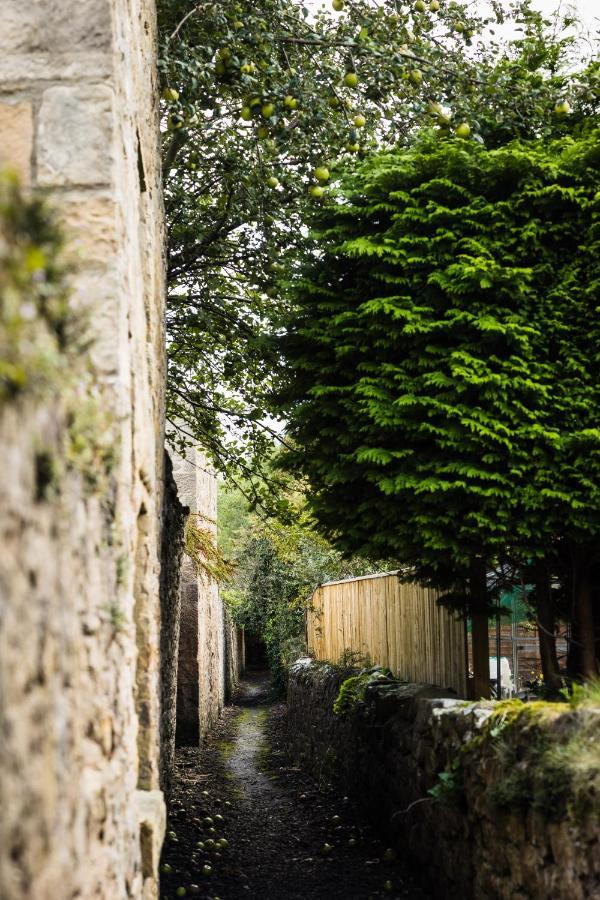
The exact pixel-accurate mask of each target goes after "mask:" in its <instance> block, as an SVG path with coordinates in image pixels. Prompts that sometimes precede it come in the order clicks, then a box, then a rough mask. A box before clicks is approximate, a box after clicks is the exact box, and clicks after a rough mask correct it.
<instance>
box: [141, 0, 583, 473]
mask: <svg viewBox="0 0 600 900" xmlns="http://www.w3.org/2000/svg"><path fill="white" fill-rule="evenodd" d="M556 25H558V26H559V27H556ZM563 26H565V27H566V30H564V28H563ZM574 28H575V25H574V24H573V23H572V22H570V21H569V20H567V22H566V23H565V22H564V21H563V20H560V21H557V23H549V22H545V21H544V19H543V17H542V16H541V15H540V14H539V13H538V12H536V11H534V10H533V9H532V8H531V5H530V2H529V0H514V2H512V3H510V4H506V3H504V2H502V3H500V2H489V3H481V4H479V5H473V4H462V3H457V2H447V0H431V2H429V0H428V2H425V0H416V2H411V3H401V2H396V0H378V2H375V0H346V2H342V0H334V2H333V4H331V5H330V4H327V5H326V6H321V7H318V8H316V7H315V4H314V3H309V2H305V0H263V2H261V3H256V2H251V0H222V2H218V3H217V2H193V0H159V29H160V40H161V58H160V76H161V82H162V96H163V128H164V135H163V141H164V172H165V198H166V207H167V215H168V260H169V304H168V323H167V324H168V334H169V365H170V376H169V395H168V412H169V418H170V421H171V423H172V430H173V437H174V439H175V440H178V441H179V442H180V443H181V444H185V443H186V442H187V441H188V440H195V441H198V440H199V441H201V442H202V444H203V445H204V446H205V448H206V449H207V451H208V452H209V454H210V455H211V456H212V458H213V460H214V462H215V463H216V464H217V466H218V467H219V468H220V469H221V470H222V471H227V472H230V473H232V472H233V471H235V472H237V473H238V474H240V475H241V477H242V478H243V479H244V483H245V484H246V485H247V484H253V483H255V482H254V481H253V479H254V476H255V475H256V474H257V473H259V474H260V473H261V472H262V473H263V474H264V470H265V467H264V465H263V462H262V461H263V460H264V458H265V457H266V456H267V455H268V454H269V453H270V451H271V448H272V444H273V439H274V434H273V432H274V431H277V429H276V428H275V429H273V427H272V420H271V419H269V418H268V416H267V412H268V410H267V407H266V401H265V398H266V395H267V394H268V390H269V387H270V384H271V381H272V377H273V373H274V372H275V371H276V370H277V367H278V364H279V360H278V357H277V355H276V354H275V355H274V354H273V352H272V351H271V350H270V349H269V348H268V343H267V342H265V341H264V336H265V334H268V333H269V331H270V329H271V327H272V326H271V324H270V322H271V320H272V318H273V315H274V314H278V312H279V310H280V309H281V308H282V306H284V305H285V303H286V301H285V298H284V297H282V295H281V292H280V290H279V279H280V278H281V275H282V274H284V273H285V272H286V271H287V270H288V269H289V267H290V265H292V263H293V260H294V259H295V257H296V255H297V254H298V253H300V252H302V248H303V246H304V245H305V242H306V229H305V227H304V221H305V218H306V214H307V211H309V210H310V209H311V208H313V207H318V206H319V205H326V204H327V203H329V202H330V200H329V196H330V184H331V183H332V182H333V181H334V180H335V179H336V178H337V176H338V173H339V172H340V171H343V170H344V169H345V168H347V167H348V166H351V165H352V164H353V162H354V161H355V160H357V159H360V158H361V157H363V156H365V155H366V154H368V153H370V152H372V151H373V150H374V149H375V148H377V147H378V146H381V145H382V144H386V143H388V144H389V145H396V144H400V145H406V144H408V143H410V141H411V140H412V136H413V134H414V133H415V131H416V130H417V129H418V128H420V127H421V126H423V125H429V126H431V127H433V128H436V129H439V130H440V131H442V132H446V133H453V132H454V131H456V133H457V134H459V135H462V136H465V137H466V136H467V135H468V136H469V140H470V141H473V142H479V141H482V142H485V143H486V144H487V145H497V144H500V143H503V142H506V141H507V140H510V139H511V138H513V137H515V136H517V135H520V136H523V137H532V136H534V135H551V134H557V133H561V132H563V131H566V130H572V128H573V127H574V125H576V123H577V122H578V121H580V120H581V119H582V117H584V116H585V114H586V111H587V109H588V107H589V104H590V103H591V102H594V99H595V94H594V91H595V90H597V80H596V81H594V79H593V78H590V77H586V78H581V77H579V76H575V77H573V76H571V75H568V74H567V73H568V72H569V71H571V69H572V68H573V65H572V57H573V54H574V53H575V54H576V47H577V38H576V35H575V32H574ZM507 33H509V34H510V38H507V37H506V34H507ZM594 77H595V76H594ZM275 438H276V435H275Z"/></svg>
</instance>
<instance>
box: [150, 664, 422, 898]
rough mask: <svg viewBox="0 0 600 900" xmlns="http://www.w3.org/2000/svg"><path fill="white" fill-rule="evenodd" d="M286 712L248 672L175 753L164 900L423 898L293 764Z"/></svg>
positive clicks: (374, 841)
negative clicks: (208, 730) (207, 732)
mask: <svg viewBox="0 0 600 900" xmlns="http://www.w3.org/2000/svg"><path fill="white" fill-rule="evenodd" d="M284 714H285V705H284V704H282V703H277V702H275V701H274V700H273V698H272V697H271V695H270V688H269V679H268V675H266V674H265V673H258V674H250V675H248V676H247V677H246V678H245V680H244V682H243V683H242V685H241V686H240V690H239V691H238V694H237V696H236V698H235V702H234V704H233V705H232V706H231V707H228V708H227V709H226V711H225V715H224V717H223V720H222V721H221V722H220V723H219V725H218V726H217V727H216V729H215V731H214V733H213V734H212V735H211V737H210V738H209V740H208V741H207V742H206V744H205V746H204V747H202V748H200V749H196V748H192V747H186V748H181V749H180V750H178V752H177V762H176V776H175V783H174V791H173V799H172V804H171V815H170V820H169V826H168V828H169V836H168V840H167V842H166V844H165V850H164V853H163V859H162V867H161V870H162V873H163V874H162V875H161V898H162V900H175V898H176V897H186V896H199V897H203V898H205V900H238V898H244V900H248V898H250V900H342V898H343V900H375V898H382V897H392V898H394V897H395V898H403V900H406V898H411V900H427V894H426V893H424V892H423V891H422V890H420V889H419V888H418V887H417V885H416V883H415V882H414V881H413V879H412V877H411V876H410V875H409V874H408V872H407V870H406V868H405V867H404V866H403V865H402V864H401V863H399V862H398V861H396V860H393V859H389V857H390V855H391V854H390V853H389V852H388V853H387V854H386V852H385V851H386V846H385V843H382V842H381V841H380V840H379V838H378V835H377V834H376V833H375V832H374V831H373V829H371V828H370V826H368V825H367V824H366V823H365V822H364V820H362V819H361V817H360V815H359V814H358V813H357V811H356V809H355V807H354V806H353V804H352V803H351V802H350V801H349V800H348V798H347V797H339V796H338V795H336V794H335V793H334V792H332V791H331V790H329V789H320V788H319V787H318V786H317V785H316V784H315V782H314V781H313V780H312V779H311V778H310V777H308V776H307V775H306V774H304V773H302V772H300V771H299V770H298V769H296V768H294V767H292V766H290V765H289V763H288V762H287V760H286V757H285V751H284V749H283V739H282V729H283V716H284ZM222 841H224V843H222Z"/></svg>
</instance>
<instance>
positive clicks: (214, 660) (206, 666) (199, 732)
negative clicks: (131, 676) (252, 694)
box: [174, 449, 226, 746]
mask: <svg viewBox="0 0 600 900" xmlns="http://www.w3.org/2000/svg"><path fill="white" fill-rule="evenodd" d="M174 475H175V481H176V482H177V487H178V492H179V497H180V500H181V502H182V503H184V504H185V505H186V506H188V507H189V509H190V513H191V515H192V516H193V517H194V520H195V523H197V525H198V527H200V528H204V529H208V530H210V531H212V532H213V534H215V536H216V519H217V479H216V476H215V474H214V472H213V471H212V469H211V468H210V466H209V465H208V464H207V462H206V460H205V458H204V457H203V455H202V453H201V452H200V451H199V450H193V449H190V451H189V452H188V455H187V456H186V458H185V459H183V458H182V457H180V456H177V455H176V456H175V458H174ZM225 653H226V649H225V614H224V609H223V602H222V600H221V598H220V596H219V587H218V585H217V584H216V583H215V582H214V581H213V580H212V579H210V578H209V577H208V576H207V575H206V574H205V573H203V572H197V571H196V568H195V566H194V564H193V562H192V560H191V559H190V558H189V556H184V559H183V565H182V583H181V627H180V637H179V667H178V674H177V743H178V744H186V745H194V746H197V745H198V744H199V743H200V741H201V740H202V737H203V736H204V734H205V733H206V731H207V730H208V729H209V728H210V726H211V725H212V723H213V722H215V721H216V719H217V718H218V717H219V714H220V712H221V710H222V708H223V703H224V700H225V666H226V656H225Z"/></svg>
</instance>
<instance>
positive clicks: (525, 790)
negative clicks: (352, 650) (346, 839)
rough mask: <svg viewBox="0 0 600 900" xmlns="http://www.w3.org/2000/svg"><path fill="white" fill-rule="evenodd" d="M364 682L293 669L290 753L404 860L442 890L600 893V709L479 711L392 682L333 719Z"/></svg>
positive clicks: (305, 665)
mask: <svg viewBox="0 0 600 900" xmlns="http://www.w3.org/2000/svg"><path fill="white" fill-rule="evenodd" d="M352 674H356V673H352V672H351V671H345V672H343V671H340V670H339V669H334V668H332V667H330V666H326V665H323V664H314V663H312V662H311V661H310V660H302V661H300V662H299V663H297V664H296V665H295V666H294V667H293V669H292V672H291V674H290V679H289V683H288V710H289V712H288V738H289V743H290V749H291V752H292V756H293V758H294V759H295V760H296V761H297V762H298V763H300V764H301V765H303V766H304V767H306V768H308V769H309V770H311V771H312V772H313V773H314V774H315V775H316V776H317V777H318V778H320V779H322V780H324V781H326V782H337V784H338V785H339V786H340V787H341V788H342V790H343V791H344V792H346V793H348V794H352V795H353V796H354V797H356V798H357V799H358V800H359V802H360V804H361V805H362V807H363V808H364V810H365V811H366V812H367V814H368V815H369V816H370V817H371V818H372V819H373V821H374V823H375V824H376V825H377V826H378V827H379V828H381V829H382V831H384V832H385V833H386V834H387V837H388V840H389V841H390V844H391V845H393V846H394V847H395V848H396V849H397V851H398V855H399V856H402V857H403V858H407V856H408V857H411V856H412V859H413V861H414V862H415V865H416V871H417V872H419V873H420V874H421V876H422V878H423V880H424V882H425V884H426V888H427V890H428V893H429V895H430V896H432V897H439V898H443V900H469V898H474V900H546V898H549V897H552V898H553V900H587V898H590V897H597V896H600V751H599V749H598V748H599V746H600V709H598V707H594V706H593V705H590V706H585V705H583V706H582V707H581V708H579V709H573V708H571V707H570V706H569V705H568V704H566V703H562V704H558V703H528V704H521V703H519V701H514V700H513V701H505V702H503V703H502V702H501V703H492V702H490V701H488V702H483V701H482V702H479V703H467V702H465V701H461V700H457V699H456V698H453V697H450V696H449V695H448V694H447V693H445V692H444V691H442V690H440V689H439V688H435V687H432V686H431V685H418V684H402V683H398V682H396V683H394V682H390V681H386V680H385V679H383V681H382V682H381V683H380V684H374V685H372V686H371V687H369V688H368V690H367V692H366V694H365V698H364V702H362V703H360V702H359V703H358V704H357V705H355V706H354V708H351V711H350V712H349V713H348V714H346V715H335V714H334V712H333V704H334V701H335V700H336V698H337V696H338V692H339V689H340V686H341V685H342V683H343V682H344V680H345V679H346V678H347V677H348V676H350V675H352ZM440 773H441V774H442V777H441V778H440ZM430 790H433V792H434V793H433V795H432V794H431V793H429V791H430Z"/></svg>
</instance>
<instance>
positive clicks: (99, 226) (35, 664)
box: [0, 0, 165, 900]
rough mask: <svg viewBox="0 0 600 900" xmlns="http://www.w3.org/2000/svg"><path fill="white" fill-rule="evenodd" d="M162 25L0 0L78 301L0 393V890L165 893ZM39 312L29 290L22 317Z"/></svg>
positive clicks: (6, 109)
mask: <svg viewBox="0 0 600 900" xmlns="http://www.w3.org/2000/svg"><path fill="white" fill-rule="evenodd" d="M155 38H156V22H155V9H154V3H153V0H38V2H29V3H28V2H22V0H6V2H4V3H3V4H2V27H1V28H0V165H2V164H5V165H6V164H8V165H11V166H12V167H13V169H14V170H16V171H17V172H18V174H19V175H20V178H21V180H22V182H23V184H24V185H26V186H30V187H31V188H33V189H34V190H35V191H36V192H37V193H38V195H40V194H43V195H44V196H45V197H47V198H48V200H49V202H50V204H51V205H53V206H54V207H55V208H56V209H57V211H58V215H59V218H60V219H61V221H62V223H63V226H64V231H65V234H66V238H67V247H66V254H67V257H68V260H69V262H70V264H71V265H72V267H73V276H72V278H71V308H72V310H73V311H74V312H75V311H76V312H77V313H78V314H79V317H76V316H74V318H75V319H77V321H78V323H79V324H78V325H77V327H76V328H74V332H73V334H72V335H70V336H67V337H66V338H65V335H64V333H63V334H61V341H62V343H60V346H59V345H58V344H57V347H58V349H57V352H56V354H55V356H54V357H52V358H49V357H48V356H47V355H46V356H43V354H42V355H41V362H42V367H41V368H40V367H38V369H37V370H36V371H35V372H27V371H25V372H24V373H23V379H22V382H21V383H20V385H19V386H18V389H15V390H14V395H12V396H10V397H8V398H3V400H2V401H0V455H1V458H2V462H3V471H4V476H5V477H3V478H2V479H1V480H0V540H1V543H2V553H1V554H0V806H1V808H2V814H1V816H0V896H1V897H2V898H3V900H13V898H14V900H16V898H19V900H23V898H31V900H57V898H66V897H76V896H77V897H82V898H85V900H91V898H107V900H119V898H126V897H127V898H130V897H135V898H138V897H144V898H150V897H155V896H156V895H157V878H156V867H157V862H158V852H159V848H160V843H161V841H162V831H163V829H164V804H163V800H162V793H161V792H160V789H159V788H160V785H159V768H160V759H159V757H160V745H159V736H160V729H159V720H160V684H159V682H160V671H159V629H160V605H159V569H160V535H159V531H160V522H161V517H162V511H163V507H162V494H163V420H164V412H163V406H164V401H163V389H164V373H165V361H164V357H165V354H164V333H163V322H164V309H163V298H164V258H163V215H162V202H161V196H162V193H161V173H160V157H159V147H158V135H159V128H158V108H157V97H158V90H157V84H156V74H155V72H156V65H155V63H156V40H155ZM37 264H38V265H40V266H43V263H42V262H38V263H37ZM41 277H43V273H42V276H41ZM38 312H39V310H35V309H32V308H31V304H28V303H27V298H25V303H24V305H23V313H24V318H25V319H27V322H28V323H30V324H31V325H32V323H31V320H32V319H33V318H35V316H36V315H37V313H38ZM83 319H85V320H86V321H87V325H84V324H83ZM1 324H2V327H4V326H5V325H6V323H5V322H2V323H1ZM41 327H42V326H40V328H41ZM43 327H45V326H43ZM28 328H29V325H27V327H26V328H24V330H23V335H24V339H23V346H22V347H20V348H17V352H21V355H22V358H23V359H25V358H27V354H28V353H30V351H31V346H30V344H29V343H28V337H27V334H28V333H29V335H31V334H33V333H34V332H33V331H32V330H31V328H29V332H27V329H28ZM40 333H41V332H39V331H38V332H37V333H36V335H37V336H36V339H37V337H39V335H40ZM65 341H66V344H67V346H64V344H65ZM69 341H70V342H71V345H70V346H68V344H69ZM59 351H60V352H59ZM61 354H63V357H64V358H63V357H61ZM50 369H53V371H54V375H55V376H56V377H54V380H53V379H52V378H50V376H49V375H48V372H49V370H50ZM46 375H48V377H47V378H46ZM44 378H46V381H45V382H44Z"/></svg>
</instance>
